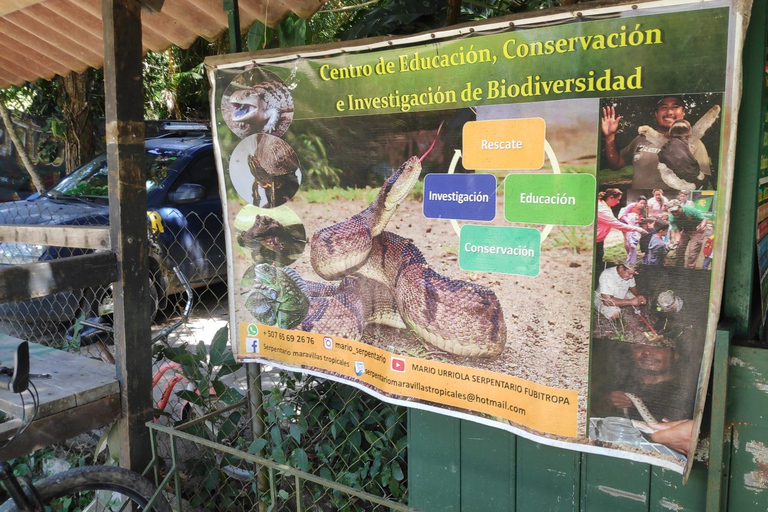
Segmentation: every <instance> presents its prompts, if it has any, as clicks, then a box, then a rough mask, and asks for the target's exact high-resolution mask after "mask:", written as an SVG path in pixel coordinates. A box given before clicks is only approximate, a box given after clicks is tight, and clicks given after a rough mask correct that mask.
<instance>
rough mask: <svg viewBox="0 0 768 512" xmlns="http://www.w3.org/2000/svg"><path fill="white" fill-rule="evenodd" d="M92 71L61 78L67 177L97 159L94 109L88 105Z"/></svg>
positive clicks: (73, 73) (60, 89)
mask: <svg viewBox="0 0 768 512" xmlns="http://www.w3.org/2000/svg"><path fill="white" fill-rule="evenodd" d="M88 82H89V80H88V71H87V70H86V71H83V72H82V73H75V72H72V73H69V74H68V75H66V76H62V77H60V78H59V84H60V86H61V87H60V88H59V91H60V93H59V94H60V99H61V113H62V116H63V117H64V125H65V127H66V140H65V161H66V169H67V171H66V172H67V174H69V173H71V172H72V171H74V170H75V169H77V168H78V167H80V166H81V165H83V164H84V163H86V162H87V161H88V160H90V159H91V158H93V155H94V153H95V150H96V138H95V137H94V135H93V110H92V109H91V106H90V105H89V104H88Z"/></svg>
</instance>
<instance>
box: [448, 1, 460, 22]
mask: <svg viewBox="0 0 768 512" xmlns="http://www.w3.org/2000/svg"><path fill="white" fill-rule="evenodd" d="M459 14H461V0H448V15H447V17H446V20H445V25H446V26H451V25H455V24H457V23H458V22H459Z"/></svg>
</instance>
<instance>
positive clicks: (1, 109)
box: [0, 98, 45, 192]
mask: <svg viewBox="0 0 768 512" xmlns="http://www.w3.org/2000/svg"><path fill="white" fill-rule="evenodd" d="M0 117H2V118H3V123H5V130H6V131H7V132H8V136H9V137H10V138H11V142H13V145H14V146H16V151H17V152H18V153H19V157H21V163H23V164H24V168H25V169H26V170H27V172H28V173H29V177H30V178H32V184H33V185H34V186H35V188H36V189H37V191H38V192H42V191H43V190H45V187H44V186H43V180H42V178H41V177H40V175H39V174H38V172H37V170H36V169H35V166H34V165H32V162H31V161H30V160H29V155H27V149H26V148H25V147H24V145H23V144H22V143H21V140H19V135H18V134H17V133H16V130H15V129H14V127H13V121H11V115H10V114H9V113H8V109H7V108H6V106H5V103H4V102H3V100H2V99H1V98H0Z"/></svg>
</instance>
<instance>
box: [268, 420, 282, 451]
mask: <svg viewBox="0 0 768 512" xmlns="http://www.w3.org/2000/svg"><path fill="white" fill-rule="evenodd" d="M269 435H270V437H271V438H272V444H273V445H275V446H281V445H282V444H283V433H282V432H281V431H280V427H278V426H277V425H275V426H273V427H272V428H271V429H269Z"/></svg>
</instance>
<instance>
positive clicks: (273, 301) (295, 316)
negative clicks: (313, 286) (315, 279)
mask: <svg viewBox="0 0 768 512" xmlns="http://www.w3.org/2000/svg"><path fill="white" fill-rule="evenodd" d="M243 279H244V280H246V279H247V280H249V281H250V280H252V287H251V290H250V291H249V292H248V296H247V297H246V299H245V309H247V310H248V311H249V312H250V313H251V314H252V315H253V317H254V318H255V319H256V320H257V321H258V322H259V323H262V324H265V325H273V326H276V327H280V328H282V329H292V328H294V327H296V326H297V325H299V324H300V323H301V322H302V320H304V317H306V316H307V312H309V296H308V295H307V291H306V285H305V284H304V281H303V280H302V279H301V277H300V276H299V275H298V273H296V271H294V270H293V269H287V268H282V267H275V266H273V265H269V264H267V263H261V264H259V265H255V266H253V267H251V268H250V269H248V271H247V272H246V275H245V276H243Z"/></svg>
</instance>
